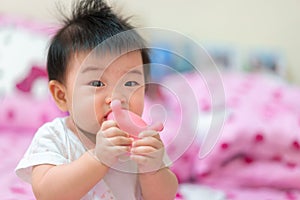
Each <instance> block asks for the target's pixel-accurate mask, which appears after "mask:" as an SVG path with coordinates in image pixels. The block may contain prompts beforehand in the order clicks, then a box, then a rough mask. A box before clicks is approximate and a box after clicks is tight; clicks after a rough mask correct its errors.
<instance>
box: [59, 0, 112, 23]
mask: <svg viewBox="0 0 300 200" xmlns="http://www.w3.org/2000/svg"><path fill="white" fill-rule="evenodd" d="M89 15H95V16H97V15H101V16H100V17H111V16H112V15H114V13H113V11H112V8H111V7H110V6H109V5H107V3H106V2H105V1H104V0H81V1H76V2H74V3H73V6H72V15H71V19H70V20H68V19H67V18H66V21H65V22H69V21H72V20H75V19H78V18H84V17H86V16H89Z"/></svg>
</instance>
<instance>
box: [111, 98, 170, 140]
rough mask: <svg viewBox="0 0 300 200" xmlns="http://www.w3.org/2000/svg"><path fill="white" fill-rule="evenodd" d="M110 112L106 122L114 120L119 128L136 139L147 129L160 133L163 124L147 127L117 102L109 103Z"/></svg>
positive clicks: (135, 115)
mask: <svg viewBox="0 0 300 200" xmlns="http://www.w3.org/2000/svg"><path fill="white" fill-rule="evenodd" d="M111 109H112V112H111V113H109V114H108V116H107V119H108V120H115V121H116V122H117V124H118V126H119V128H120V129H121V130H123V131H125V132H127V133H129V134H130V135H131V136H132V137H133V138H135V139H137V138H138V135H139V134H140V133H141V132H142V131H144V130H147V129H151V130H155V131H162V130H163V128H164V127H163V124H162V123H158V124H155V125H151V126H149V125H148V124H147V123H146V122H145V121H144V120H143V119H142V118H141V117H140V116H138V115H137V114H135V113H133V112H131V111H129V110H125V109H122V106H121V102H120V101H119V100H113V101H112V102H111Z"/></svg>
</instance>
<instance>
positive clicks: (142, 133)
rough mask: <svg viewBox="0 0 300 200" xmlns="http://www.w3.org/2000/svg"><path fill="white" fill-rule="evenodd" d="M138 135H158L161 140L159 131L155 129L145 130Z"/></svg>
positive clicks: (141, 136)
mask: <svg viewBox="0 0 300 200" xmlns="http://www.w3.org/2000/svg"><path fill="white" fill-rule="evenodd" d="M138 137H139V138H145V137H156V138H157V139H159V140H160V137H159V133H158V132H157V131H154V130H145V131H143V132H141V133H140V134H139V136H138Z"/></svg>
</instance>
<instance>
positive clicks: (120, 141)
mask: <svg viewBox="0 0 300 200" xmlns="http://www.w3.org/2000/svg"><path fill="white" fill-rule="evenodd" d="M132 142H133V138H130V137H129V134H128V133H126V132H124V131H122V130H120V129H119V128H118V127H117V124H116V122H114V121H111V120H110V121H105V122H103V124H102V126H101V129H100V131H99V132H98V133H97V138H96V147H95V155H96V157H97V158H98V159H99V160H100V162H102V163H103V164H105V165H107V166H108V167H111V166H112V165H113V164H114V163H116V162H117V161H118V159H119V157H120V156H122V155H124V154H126V153H128V152H130V146H131V144H132Z"/></svg>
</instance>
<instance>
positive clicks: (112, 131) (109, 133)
mask: <svg viewBox="0 0 300 200" xmlns="http://www.w3.org/2000/svg"><path fill="white" fill-rule="evenodd" d="M102 135H103V136H104V137H106V138H111V137H116V136H123V137H129V134H128V133H126V132H124V131H122V130H121V129H119V128H118V127H110V128H108V129H106V130H105V131H102Z"/></svg>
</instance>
